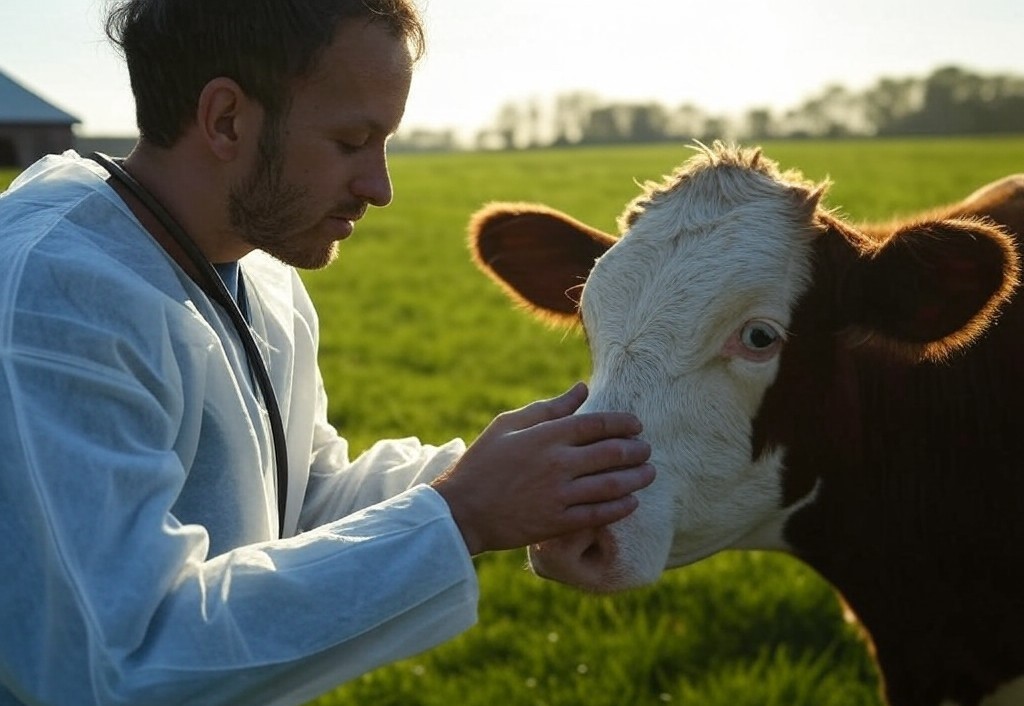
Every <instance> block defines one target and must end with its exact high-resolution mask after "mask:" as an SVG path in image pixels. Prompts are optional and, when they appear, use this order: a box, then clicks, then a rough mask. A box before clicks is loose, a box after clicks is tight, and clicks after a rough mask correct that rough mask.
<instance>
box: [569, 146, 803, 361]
mask: <svg viewBox="0 0 1024 706" xmlns="http://www.w3.org/2000/svg"><path fill="white" fill-rule="evenodd" d="M768 164H769V167H768V168H767V169H764V168H756V167H753V166H749V165H748V164H743V163H734V162H728V163H718V162H715V161H714V159H713V158H712V157H709V158H708V160H707V161H706V162H700V163H699V164H698V165H697V167H692V166H691V167H690V168H689V169H688V170H686V171H682V172H678V173H676V174H675V175H673V176H672V177H670V178H668V179H667V180H666V182H665V183H663V184H661V185H648V186H647V188H646V191H645V193H644V195H642V196H641V197H640V198H638V199H637V200H636V201H634V202H633V204H631V205H630V207H629V209H628V210H627V212H626V214H624V216H623V218H622V223H623V225H625V226H626V228H627V230H626V232H625V234H624V236H623V237H622V239H621V240H620V241H619V242H618V243H617V244H616V245H615V246H614V247H613V248H611V249H610V250H609V251H608V252H607V253H606V254H605V255H604V256H603V257H602V258H601V259H600V260H599V261H598V262H597V264H596V265H595V267H594V269H593V271H592V272H591V275H590V277H589V279H588V282H587V285H586V288H585V289H584V293H583V299H582V305H583V316H584V321H585V323H586V324H587V326H588V330H590V329H591V328H592V327H593V326H595V325H597V324H599V325H600V328H601V329H602V330H603V331H605V332H606V333H609V334H612V335H614V336H616V337H618V338H620V339H621V340H619V341H618V343H619V344H620V345H633V346H636V345H637V344H638V341H640V340H641V339H643V338H644V336H645V333H646V334H650V333H653V332H654V330H653V328H652V327H654V326H655V322H657V321H663V322H667V323H666V324H665V325H668V326H670V327H671V328H672V329H673V330H674V334H683V333H685V337H686V339H687V340H688V341H689V342H690V344H691V346H689V347H691V348H697V349H699V348H702V347H704V346H713V345H716V344H717V343H720V340H719V339H720V338H721V336H723V335H727V334H728V333H729V330H727V329H729V327H730V326H733V325H736V324H738V323H741V319H742V318H743V317H744V316H755V317H756V316H760V317H768V318H772V319H773V320H777V321H779V323H781V324H782V325H783V326H787V325H788V324H789V316H790V313H791V309H792V306H793V304H794V303H795V300H796V299H797V297H798V296H799V294H800V292H802V291H803V289H804V288H805V287H806V285H807V281H808V278H809V277H810V247H811V240H812V237H811V236H812V233H813V232H814V231H813V226H812V223H811V215H812V214H813V210H814V208H815V206H816V203H817V196H818V194H817V192H816V191H814V190H812V189H811V187H810V186H808V185H806V184H805V183H802V182H800V181H792V180H789V179H787V178H786V176H785V175H782V174H780V173H779V172H778V171H777V170H776V169H775V168H774V165H772V164H771V163H768ZM598 314H599V315H600V321H599V322H598V321H597V320H596V319H597V316H598ZM612 332H614V333H612ZM595 333H597V332H596V331H593V330H590V334H591V335H594V334H595ZM665 334H669V332H668V331H666V332H665ZM662 337H664V336H662ZM669 337H670V338H673V339H675V338H677V336H676V335H670V336H669ZM666 342H667V341H666ZM673 343H674V344H676V345H678V340H676V341H673ZM677 350H678V349H677ZM692 352H694V353H697V351H696V350H694V351H692Z"/></svg>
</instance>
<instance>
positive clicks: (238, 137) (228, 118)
mask: <svg viewBox="0 0 1024 706" xmlns="http://www.w3.org/2000/svg"><path fill="white" fill-rule="evenodd" d="M263 115H264V111H263V108H262V106H260V105H259V103H257V102H256V101H255V100H253V99H252V98H250V97H249V96H247V95H246V94H245V91H243V90H242V87H241V86H239V85H238V84H237V83H236V82H235V81H233V80H232V79H230V78H226V77H224V76H219V77H217V78H215V79H212V80H211V81H210V82H209V83H207V84H206V85H205V86H204V87H203V90H202V92H200V94H199V101H198V103H197V105H196V125H197V127H198V128H199V133H200V135H201V137H202V139H203V141H204V142H205V144H206V145H207V147H208V149H209V150H210V152H211V153H212V154H213V155H215V156H216V157H217V158H218V159H220V160H223V161H225V162H228V161H232V160H234V159H236V158H237V157H238V156H239V154H240V153H241V152H242V151H243V147H244V146H245V145H246V144H247V143H248V142H249V141H257V140H259V134H260V129H261V126H262V120H263Z"/></svg>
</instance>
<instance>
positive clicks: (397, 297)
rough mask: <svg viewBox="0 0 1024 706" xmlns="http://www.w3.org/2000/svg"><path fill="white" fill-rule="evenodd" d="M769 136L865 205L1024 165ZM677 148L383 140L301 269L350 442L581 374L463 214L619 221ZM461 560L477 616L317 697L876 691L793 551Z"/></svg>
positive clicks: (823, 701) (510, 700)
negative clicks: (405, 151) (582, 588)
mask: <svg viewBox="0 0 1024 706" xmlns="http://www.w3.org/2000/svg"><path fill="white" fill-rule="evenodd" d="M764 147H765V152H766V154H767V155H768V156H770V157H772V158H774V159H776V160H778V161H779V162H780V163H781V165H782V166H783V167H785V168H799V169H801V170H802V171H803V172H804V173H805V174H806V175H807V176H808V177H810V178H813V179H818V180H820V179H824V178H826V177H830V178H831V179H832V180H833V181H834V185H833V187H832V188H831V190H830V192H829V196H828V197H827V202H828V204H830V205H834V206H841V207H842V210H843V211H844V212H845V213H846V214H848V215H849V216H850V217H851V218H853V219H855V220H860V219H881V218H888V217H891V216H894V215H898V214H905V213H909V212H912V211H914V210H916V209H921V208H925V207H928V206H933V205H936V204H938V203H941V202H945V201H952V200H956V199H959V198H962V197H963V196H965V195H966V194H968V193H970V192H971V191H972V190H973V189H975V188H977V187H978V186H980V185H982V184H984V183H986V182H988V181H990V180H992V179H995V178H998V177H1000V176H1003V175H1005V174H1008V173H1012V172H1016V171H1020V170H1021V164H1020V160H1019V157H1018V156H1019V155H1020V154H1024V138H1000V139H956V140H926V139H921V140H892V141H840V142H773V143H765V145H764ZM689 154H690V152H689V150H688V149H687V148H686V147H685V146H684V145H658V146H633V147H622V148H601V149H596V148H595V149H567V150H557V151H556V150H549V151H537V152H517V153H502V154H478V153H460V154H443V155H397V156H395V157H394V158H393V159H392V176H393V178H394V181H395V186H396V199H395V202H394V204H393V205H392V206H391V207H389V208H387V209H385V210H383V211H378V212H375V213H372V214H370V216H369V217H368V218H367V219H366V220H365V221H363V222H362V223H360V225H359V227H358V229H357V233H356V236H355V237H354V238H353V239H352V240H350V241H347V242H346V243H345V244H344V245H343V247H342V252H341V257H340V259H339V261H338V262H337V263H335V264H334V265H333V266H331V267H330V268H328V269H326V270H323V271H320V272H311V273H307V274H305V275H304V277H305V280H306V282H307V284H308V286H309V289H310V293H311V295H312V297H313V299H314V301H315V302H316V304H317V307H318V310H319V312H320V317H321V326H322V331H321V334H322V347H321V367H322V370H323V373H324V378H325V381H326V385H327V388H328V392H329V395H330V399H331V402H330V416H331V419H332V421H333V422H334V423H335V424H336V425H337V426H338V427H339V428H340V429H341V431H342V433H343V434H344V435H345V436H347V437H348V438H349V440H350V442H351V443H352V446H353V450H354V451H358V450H360V449H362V448H365V447H366V446H368V445H369V444H370V443H371V442H372V441H373V440H376V439H378V438H382V437H394V436H404V435H408V434H416V435H418V436H420V437H421V438H422V439H424V440H425V441H428V442H440V441H444V440H447V439H449V438H451V437H452V436H462V437H464V438H467V439H471V438H472V437H473V436H475V435H476V434H477V433H479V431H480V430H481V429H482V428H483V427H484V426H485V425H486V424H487V423H488V422H489V421H490V419H491V418H492V417H493V416H494V415H495V414H496V413H497V412H499V411H501V410H503V409H508V408H512V407H518V406H520V405H522V404H525V403H527V402H529V401H531V400H534V399H537V398H540V397H548V396H551V395H554V394H557V393H559V392H561V391H562V390H564V389H565V388H567V387H568V386H569V385H570V384H572V382H574V381H575V380H578V379H585V378H586V376H587V371H588V359H587V353H586V349H585V345H584V343H583V341H582V340H581V339H580V338H579V337H578V336H576V335H575V334H566V333H563V332H561V331H555V330H551V329H548V328H545V327H544V326H541V325H539V324H537V323H535V322H533V321H532V320H531V319H530V318H529V317H528V316H526V315H525V314H524V313H523V312H520V311H517V310H515V309H514V308H513V307H511V306H510V305H509V303H508V302H507V300H506V299H505V298H504V295H503V294H501V292H499V291H498V289H497V288H496V287H495V286H493V285H492V284H491V283H490V282H488V281H487V280H486V278H484V277H483V276H482V275H481V274H480V273H478V272H477V271H476V270H475V269H474V267H473V266H472V264H471V263H470V261H469V257H468V254H467V251H466V248H465V224H466V222H467V220H468V217H469V215H470V214H471V213H472V212H473V211H474V210H475V209H476V208H478V207H479V206H481V205H482V204H484V203H486V202H488V201H492V200H510V201H543V202H544V203H547V204H548V205H550V206H554V207H556V208H560V209H563V210H565V211H567V212H568V213H571V214H572V215H574V216H576V217H577V218H579V219H580V220H583V221H585V222H589V223H590V224H592V225H594V226H597V227H599V228H603V229H606V230H609V231H613V232H614V229H615V218H616V216H617V215H618V214H619V212H620V211H621V210H622V208H623V206H624V205H625V203H626V202H627V201H628V200H629V199H631V198H632V197H633V196H634V195H635V194H636V193H637V191H638V189H637V187H636V185H635V181H637V180H639V181H643V180H646V179H657V178H660V176H661V175H662V174H664V173H667V172H669V171H671V170H672V169H673V168H674V167H675V166H676V165H677V164H678V163H679V162H681V161H682V160H684V159H685V158H686V157H687V156H688V155H689ZM6 176H7V179H8V180H9V178H11V177H12V176H13V173H7V175H6ZM4 178H5V174H4V173H3V172H0V185H3V184H5V183H6V181H4ZM476 561H477V566H478V569H479V575H480V583H481V594H482V598H481V605H480V621H479V624H478V625H477V626H476V627H474V628H473V629H471V630H469V631H468V632H467V633H465V634H463V635H462V636H460V637H458V638H456V639H455V640H453V641H451V642H449V643H446V644H445V645H442V646H440V647H438V648H436V649H434V650H432V651H430V652H428V653H426V654H423V655H420V656H418V657H414V658H412V659H408V660H405V661H403V662H400V663H398V664H395V665H391V666H388V667H384V668H381V669H379V670H377V671H375V672H372V673H370V674H367V675H365V676H363V677H361V678H358V679H356V680H354V681H352V682H351V683H349V684H346V685H344V686H341V687H339V688H338V689H336V690H335V691H333V692H331V693H329V694H325V695H323V696H322V697H320V698H319V699H317V700H315V701H314V702H313V703H314V704H317V705H319V706H355V705H356V704H374V705H375V706H387V705H394V706H398V705H401V706H441V705H444V706H448V705H450V704H453V703H458V704H460V705H462V706H485V705H486V706H493V705H495V704H500V705H502V706H518V705H523V706H526V705H531V706H541V705H547V706H569V705H570V704H571V705H573V706H581V705H586V706H634V705H643V704H651V705H658V704H688V705H689V704H693V705H700V706H727V705H728V706H744V705H746V704H750V705H751V706H753V705H755V704H756V705H757V706H772V705H777V706H812V705H813V706H878V705H879V704H880V700H879V697H878V695H877V694H878V679H877V676H876V674H875V671H874V668H873V666H872V664H871V662H870V659H869V657H868V654H867V651H866V649H865V647H864V644H863V643H862V641H861V640H860V638H859V634H858V631H857V629H856V628H855V627H854V626H852V625H851V624H849V623H848V622H847V621H846V620H844V617H843V612H842V609H841V606H840V604H839V603H838V601H837V600H836V597H835V595H834V593H833V591H832V590H831V588H830V587H829V586H828V585H827V584H826V583H825V582H824V581H822V580H821V579H820V578H819V577H817V576H816V575H815V574H814V573H813V572H812V571H810V570H809V569H807V568H806V567H805V566H803V565H802V564H800V563H799V562H797V561H796V560H794V559H791V558H788V557H785V556H781V555H773V554H765V553H759V552H725V553H722V554H720V555H718V556H715V557H713V558H711V559H708V560H705V561H703V562H701V563H699V564H697V565H694V566H692V567H687V568H685V569H680V570H675V571H672V572H668V573H667V574H665V576H664V577H663V578H662V579H661V580H660V581H659V582H658V583H657V584H656V585H655V586H652V587H650V588H647V589H643V590H637V591H631V592H628V593H624V594H621V595H616V596H603V597H599V596H590V595H585V594H581V593H579V592H577V591H574V590H571V589H568V588H565V587H563V586H560V585H557V584H553V583H548V582H544V581H541V580H539V579H537V578H535V577H533V576H532V575H530V574H529V572H528V571H527V570H525V568H524V557H523V554H522V552H517V551H513V552H502V553H496V554H492V555H488V556H484V557H480V558H478V559H477V560H476Z"/></svg>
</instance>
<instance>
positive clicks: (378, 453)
mask: <svg viewBox="0 0 1024 706" xmlns="http://www.w3.org/2000/svg"><path fill="white" fill-rule="evenodd" d="M317 383H318V388H319V389H318V392H317V402H316V415H317V416H316V422H315V426H314V430H313V453H312V463H311V465H310V474H309V485H308V487H307V490H306V499H305V502H304V503H303V512H302V519H301V526H302V527H316V526H318V525H320V524H322V523H324V522H329V521H331V520H334V519H336V518H338V517H343V516H345V515H347V514H348V513H350V512H353V511H355V510H359V509H362V508H365V507H368V506H370V505H373V504H375V503H378V502H381V501H382V500H384V499H386V498H390V497H392V496H394V495H397V494H399V493H401V492H404V491H405V490H407V489H409V488H412V487H415V486H417V485H420V484H428V483H430V482H431V481H433V480H434V479H435V478H437V476H439V475H440V474H441V473H443V472H444V471H445V470H446V469H447V468H448V467H449V466H451V465H452V464H453V463H454V462H455V461H457V460H458V459H459V457H460V456H461V455H462V454H463V453H464V452H465V450H466V446H465V443H464V442H463V441H462V440H461V439H453V440H451V441H449V442H447V443H446V444H443V445H441V446H434V445H432V444H424V443H422V442H420V440H419V439H417V438H415V437H407V438H402V439H385V440H382V441H378V442H376V443H375V444H373V445H372V446H371V447H370V448H369V449H367V450H366V451H364V452H363V453H361V454H360V455H359V456H357V457H356V458H355V459H354V460H352V461H349V458H348V443H347V441H346V440H345V439H344V438H342V437H340V436H339V435H338V433H337V432H336V431H335V429H334V427H333V426H331V425H330V424H329V423H328V422H327V418H326V406H327V402H326V399H327V398H326V394H325V393H324V390H323V385H322V383H321V382H320V378H319V375H318V376H317Z"/></svg>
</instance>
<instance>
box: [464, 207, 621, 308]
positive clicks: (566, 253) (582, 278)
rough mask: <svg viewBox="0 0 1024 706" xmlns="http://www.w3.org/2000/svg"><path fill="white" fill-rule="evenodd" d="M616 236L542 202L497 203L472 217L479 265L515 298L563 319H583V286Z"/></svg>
mask: <svg viewBox="0 0 1024 706" xmlns="http://www.w3.org/2000/svg"><path fill="white" fill-rule="evenodd" d="M616 240H617V239H616V238H614V237H612V236H611V235H608V234H607V233H604V232H602V231H599V230H597V229H596V228H591V227H590V226H588V225H585V224H583V223H580V222H579V221H577V220H575V219H574V218H571V217H570V216H567V215H565V214H564V213H560V212H559V211H556V210H554V209H552V208H548V207H546V206H541V205H538V204H526V203H493V204H490V205H489V206H486V207H484V208H482V209H481V210H479V211H478V212H477V213H476V214H474V215H473V217H472V219H471V220H470V223H469V247H470V251H471V253H472V256H473V261H474V262H475V263H476V264H477V266H478V267H479V268H480V269H481V270H483V271H484V272H485V273H487V275H489V276H490V277H491V278H492V279H493V280H494V281H495V282H497V283H498V284H499V285H500V286H501V287H502V289H504V290H505V293H506V294H508V295H509V297H510V298H511V299H512V300H513V301H515V302H518V303H519V304H522V305H523V306H525V307H526V308H527V309H529V310H530V311H531V312H532V313H533V314H535V315H536V316H538V317H539V318H542V319H545V320H547V321H550V322H553V323H559V324H572V323H574V322H576V321H577V320H578V316H579V313H578V307H579V291H580V290H581V289H582V287H583V285H584V283H585V282H586V281H587V276H588V275H589V274H590V270H591V268H592V267H593V266H594V261H595V260H596V259H597V258H599V257H600V256H601V255H603V254H604V252H605V251H606V250H608V248H610V247H611V246H612V245H613V244H615V242H616Z"/></svg>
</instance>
